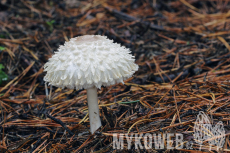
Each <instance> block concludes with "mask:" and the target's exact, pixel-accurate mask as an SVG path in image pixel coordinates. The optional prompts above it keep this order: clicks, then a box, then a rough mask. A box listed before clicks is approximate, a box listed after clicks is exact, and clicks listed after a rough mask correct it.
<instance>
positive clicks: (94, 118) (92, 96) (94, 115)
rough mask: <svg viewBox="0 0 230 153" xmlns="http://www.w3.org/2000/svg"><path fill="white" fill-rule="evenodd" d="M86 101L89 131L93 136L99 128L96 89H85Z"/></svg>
mask: <svg viewBox="0 0 230 153" xmlns="http://www.w3.org/2000/svg"><path fill="white" fill-rule="evenodd" d="M87 101H88V110H89V122H90V131H91V133H92V134H93V133H94V132H95V131H96V130H97V129H98V128H99V127H100V126H101V119H100V114H99V106H98V98H97V88H96V87H92V88H88V89H87Z"/></svg>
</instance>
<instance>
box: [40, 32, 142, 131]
mask: <svg viewBox="0 0 230 153" xmlns="http://www.w3.org/2000/svg"><path fill="white" fill-rule="evenodd" d="M129 53H130V50H129V49H127V48H125V47H122V46H120V45H119V44H117V43H113V41H112V40H110V39H108V38H107V37H105V36H100V35H85V36H80V37H76V38H72V39H70V41H68V42H65V44H64V45H63V46H60V47H59V49H58V51H57V52H55V54H54V55H53V56H52V58H50V59H49V61H48V62H47V63H46V64H45V65H44V71H46V72H47V74H46V75H45V77H44V81H45V82H48V83H49V84H50V85H53V86H56V87H60V88H64V87H67V88H70V89H74V88H75V89H82V88H84V89H86V90H87V101H88V110H89V120H90V130H91V133H94V132H95V131H96V130H97V129H98V128H99V127H100V126H101V120H100V115H99V106H98V98H97V88H99V89H100V88H101V86H102V85H103V86H110V85H114V84H116V83H124V82H123V80H126V79H127V78H129V77H131V76H132V75H133V73H134V72H135V71H137V70H138V65H137V64H135V63H134V61H135V59H134V56H132V55H131V54H129Z"/></svg>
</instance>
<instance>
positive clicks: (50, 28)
mask: <svg viewBox="0 0 230 153" xmlns="http://www.w3.org/2000/svg"><path fill="white" fill-rule="evenodd" d="M54 22H55V20H51V21H46V24H47V25H48V26H49V30H50V31H53V28H54V26H53V24H54Z"/></svg>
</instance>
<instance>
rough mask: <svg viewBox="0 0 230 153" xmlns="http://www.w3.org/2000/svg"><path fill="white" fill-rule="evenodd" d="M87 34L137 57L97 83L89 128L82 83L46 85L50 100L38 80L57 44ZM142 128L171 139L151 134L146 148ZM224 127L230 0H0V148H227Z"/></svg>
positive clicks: (57, 151) (228, 125) (228, 104)
mask: <svg viewBox="0 0 230 153" xmlns="http://www.w3.org/2000/svg"><path fill="white" fill-rule="evenodd" d="M86 34H92V35H104V36H107V37H108V38H109V39H112V40H113V41H114V42H116V43H119V44H121V45H122V46H125V47H127V48H129V49H130V50H131V53H132V54H133V55H134V56H135V58H136V63H137V64H138V65H139V70H138V71H137V72H136V73H135V74H134V76H133V77H132V78H130V79H128V80H126V81H125V84H124V85H123V84H116V85H113V86H109V87H102V88H101V90H98V96H99V106H100V115H101V120H102V127H101V128H100V129H98V131H96V133H94V134H93V135H92V134H91V133H90V131H89V129H90V127H89V117H88V108H87V96H86V90H70V89H63V90H61V89H59V88H56V87H53V88H52V90H50V87H49V90H50V94H51V98H50V99H47V97H46V94H45V86H44V85H45V82H44V81H43V77H44V75H45V73H44V72H43V66H44V64H45V63H46V62H47V61H48V59H49V58H50V57H52V55H53V53H54V52H55V51H57V49H58V47H59V46H60V45H63V44H64V42H65V41H68V40H69V39H70V38H73V37H77V36H81V35H86ZM198 123H204V124H208V125H210V126H208V127H206V126H205V125H204V126H200V124H198ZM141 133H142V134H143V135H146V134H150V135H152V136H153V137H154V134H158V135H160V136H163V135H164V134H165V135H167V134H170V133H173V134H174V135H173V136H172V137H171V138H170V140H172V142H173V144H172V146H173V147H172V149H171V148H169V144H168V142H169V139H168V138H167V139H166V138H165V139H164V141H163V144H162V145H163V146H162V148H159V147H158V148H157V147H156V140H154V138H152V139H153V140H152V141H151V139H150V137H148V139H147V140H148V144H149V145H150V143H151V144H152V147H150V148H147V147H145V144H146V141H145V139H144V137H141V136H140V134H141ZM114 134H118V135H119V137H118V138H121V139H123V138H124V141H123V143H121V146H122V147H123V149H121V148H120V149H119V148H118V147H117V146H118V145H119V142H118V141H114V139H115V138H116V137H114ZM135 134H136V135H138V136H140V137H141V139H140V140H139V142H140V143H139V147H137V146H136V144H137V142H136V141H135V139H136V137H137V136H135ZM176 134H181V135H183V144H184V146H183V147H179V146H177V145H176V144H177V137H176ZM229 135H230V1H229V0H202V1H201V0H125V1H122V0H65V1H64V0H60V1H58V0H20V1H16V0H1V1H0V152H2V153H21V152H25V153H39V152H47V153H68V152H69V153H72V152H73V153H74V152H96V153H102V152H230V140H229ZM131 136H133V139H131V143H130V144H129V143H128V141H127V137H131ZM146 136H147V135H146ZM141 145H142V147H143V148H142V147H141ZM218 147H219V148H220V149H219V148H218ZM218 149H219V150H218Z"/></svg>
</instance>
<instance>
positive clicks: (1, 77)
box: [0, 64, 8, 85]
mask: <svg viewBox="0 0 230 153" xmlns="http://www.w3.org/2000/svg"><path fill="white" fill-rule="evenodd" d="M2 69H4V66H3V65H2V64H0V85H1V84H2V81H6V80H8V75H7V74H6V73H5V72H3V71H2Z"/></svg>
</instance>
